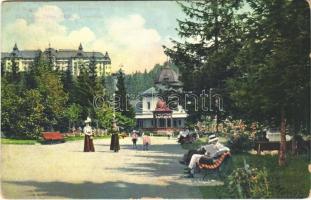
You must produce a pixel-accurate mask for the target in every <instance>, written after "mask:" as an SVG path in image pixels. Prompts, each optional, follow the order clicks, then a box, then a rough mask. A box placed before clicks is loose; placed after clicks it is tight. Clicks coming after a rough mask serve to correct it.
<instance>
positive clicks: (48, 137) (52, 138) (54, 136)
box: [42, 132, 65, 143]
mask: <svg viewBox="0 0 311 200" xmlns="http://www.w3.org/2000/svg"><path fill="white" fill-rule="evenodd" d="M42 138H43V141H44V142H50V143H53V142H65V140H64V136H63V135H62V134H61V133H60V132H42Z"/></svg>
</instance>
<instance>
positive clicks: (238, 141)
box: [227, 133, 254, 153]
mask: <svg viewBox="0 0 311 200" xmlns="http://www.w3.org/2000/svg"><path fill="white" fill-rule="evenodd" d="M253 145H254V140H253V139H252V138H251V137H250V136H249V135H248V134H247V133H238V134H235V135H231V136H230V137H229V139H228V142H227V146H228V147H229V148H230V150H231V152H232V153H240V152H247V151H249V150H251V149H252V147H253Z"/></svg>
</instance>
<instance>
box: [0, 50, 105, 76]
mask: <svg viewBox="0 0 311 200" xmlns="http://www.w3.org/2000/svg"><path fill="white" fill-rule="evenodd" d="M41 54H42V56H43V57H45V58H47V59H48V60H49V61H50V62H52V65H53V67H54V69H58V70H61V71H66V70H67V69H68V68H69V70H70V71H71V72H72V74H73V75H74V76H78V75H79V74H80V68H81V66H84V67H86V68H87V67H88V65H89V63H90V61H91V60H92V59H94V61H95V63H96V72H97V75H98V76H104V75H107V74H109V73H110V72H111V60H110V57H109V55H108V52H106V53H105V54H103V53H101V52H86V51H84V50H83V47H82V44H80V45H79V48H78V49H77V50H74V49H59V50H57V49H54V48H51V47H49V48H47V49H45V50H44V51H43V52H42V51H41V50H19V49H18V47H17V45H16V44H15V45H14V47H13V50H12V52H2V53H1V67H2V68H3V70H4V71H11V66H12V62H13V60H14V62H15V63H16V64H17V66H18V68H19V71H21V72H23V71H27V70H28V69H29V67H30V66H31V65H32V64H33V63H34V61H35V60H36V59H37V58H38V57H39V56H40V55H41Z"/></svg>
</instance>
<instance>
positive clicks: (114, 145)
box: [110, 120, 120, 152]
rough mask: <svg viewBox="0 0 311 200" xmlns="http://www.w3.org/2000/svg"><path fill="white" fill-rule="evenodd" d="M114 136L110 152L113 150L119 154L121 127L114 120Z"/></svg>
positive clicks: (112, 136)
mask: <svg viewBox="0 0 311 200" xmlns="http://www.w3.org/2000/svg"><path fill="white" fill-rule="evenodd" d="M112 123H113V124H112V135H111V142H110V150H113V151H114V152H118V151H119V150H120V143H119V134H118V132H119V127H118V126H117V124H116V121H115V120H114V121H113V122H112Z"/></svg>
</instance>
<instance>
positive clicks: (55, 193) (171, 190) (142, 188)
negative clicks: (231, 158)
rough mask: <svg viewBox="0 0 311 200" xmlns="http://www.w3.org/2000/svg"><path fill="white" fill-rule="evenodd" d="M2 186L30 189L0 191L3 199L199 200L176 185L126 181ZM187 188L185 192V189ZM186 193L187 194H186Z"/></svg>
mask: <svg viewBox="0 0 311 200" xmlns="http://www.w3.org/2000/svg"><path fill="white" fill-rule="evenodd" d="M2 184H15V185H19V186H22V187H29V188H34V189H32V190H31V189H29V190H27V191H28V193H27V194H20V193H18V192H17V191H15V192H17V193H14V191H3V193H2V195H3V197H5V198H21V197H22V198H34V197H37V198H43V197H49V198H55V197H63V198H80V199H84V198H87V199H97V198H105V199H106V198H109V199H111V198H114V199H128V198H135V199H136V198H175V199H176V198H201V196H200V194H197V193H195V192H192V191H196V190H191V189H189V187H190V188H191V186H189V185H183V184H178V183H170V182H168V183H167V185H154V184H135V183H128V182H119V181H118V182H104V183H93V182H83V183H77V184H75V183H66V182H57V181H56V182H37V181H22V182H17V181H4V182H3V183H2ZM185 187H187V189H186V188H185ZM189 191H190V192H189Z"/></svg>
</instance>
